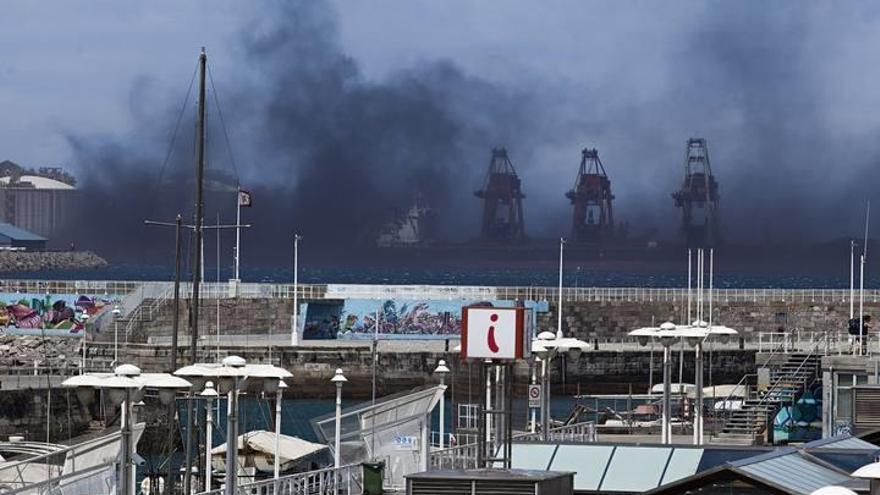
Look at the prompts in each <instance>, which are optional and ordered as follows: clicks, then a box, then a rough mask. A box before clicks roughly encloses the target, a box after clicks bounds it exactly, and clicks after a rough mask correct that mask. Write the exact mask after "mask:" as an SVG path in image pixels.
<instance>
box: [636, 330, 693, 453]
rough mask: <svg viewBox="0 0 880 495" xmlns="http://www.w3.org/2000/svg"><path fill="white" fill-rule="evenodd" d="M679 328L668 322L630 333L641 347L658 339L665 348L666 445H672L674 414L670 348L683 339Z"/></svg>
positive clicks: (663, 428) (663, 429)
mask: <svg viewBox="0 0 880 495" xmlns="http://www.w3.org/2000/svg"><path fill="white" fill-rule="evenodd" d="M678 328H679V327H678V326H676V325H675V324H674V323H672V322H668V321H667V322H666V323H663V324H662V325H660V326H659V327H645V328H637V329H635V330H633V331H631V332H630V333H629V335H630V336H632V337H636V339H637V340H638V342H639V345H641V346H646V345H648V340H649V339H652V338H653V339H658V340H659V341H660V344H661V345H662V346H663V407H662V409H663V411H662V414H661V421H660V423H661V425H660V427H661V434H660V438H661V442H662V443H664V444H668V443H671V441H672V439H671V437H672V427H671V418H670V415H671V414H672V405H671V403H670V395H671V390H670V383H669V380H670V379H671V377H670V375H671V374H672V370H671V365H672V363H671V361H670V359H669V348H670V347H671V346H672V345H673V344H675V342H676V340H678V339H680V338H681V335H679V333H678V332H677V331H676V330H677V329H678ZM679 386H680V385H679Z"/></svg>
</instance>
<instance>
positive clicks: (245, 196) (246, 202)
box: [238, 189, 253, 208]
mask: <svg viewBox="0 0 880 495" xmlns="http://www.w3.org/2000/svg"><path fill="white" fill-rule="evenodd" d="M238 206H241V207H242V208H248V207H250V206H253V203H252V202H251V193H249V192H248V191H245V190H244V189H239V190H238Z"/></svg>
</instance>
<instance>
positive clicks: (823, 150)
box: [66, 1, 880, 263]
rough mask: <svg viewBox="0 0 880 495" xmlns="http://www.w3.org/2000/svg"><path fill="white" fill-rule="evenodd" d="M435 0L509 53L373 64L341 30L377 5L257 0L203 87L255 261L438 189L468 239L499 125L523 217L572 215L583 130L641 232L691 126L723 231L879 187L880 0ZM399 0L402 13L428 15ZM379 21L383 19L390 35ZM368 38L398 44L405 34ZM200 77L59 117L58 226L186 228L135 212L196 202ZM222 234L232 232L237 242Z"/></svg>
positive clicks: (664, 209) (794, 215) (447, 213)
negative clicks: (114, 120)
mask: <svg viewBox="0 0 880 495" xmlns="http://www.w3.org/2000/svg"><path fill="white" fill-rule="evenodd" d="M443 5H444V8H445V9H447V10H449V11H453V12H455V11H456V9H459V10H460V12H459V14H457V15H459V16H461V18H462V19H464V20H466V19H469V17H468V16H472V20H474V22H476V21H479V22H481V23H487V24H486V26H485V27H486V30H487V31H488V32H487V33H483V36H489V37H491V36H497V38H498V39H499V40H500V41H498V42H497V46H494V48H493V49H494V50H495V51H494V52H493V53H485V54H469V53H465V52H466V51H467V50H464V51H462V52H461V53H462V57H461V60H459V59H457V58H456V57H450V56H446V55H442V54H441V56H433V55H432V54H426V55H424V56H418V54H416V55H413V56H412V57H410V58H411V60H407V61H406V62H401V63H397V62H395V61H393V60H391V61H385V64H384V66H386V67H387V68H386V69H383V70H378V69H375V61H371V62H370V64H369V65H364V62H362V61H361V60H359V59H358V58H357V56H356V55H355V54H354V53H353V52H358V50H357V47H354V49H352V48H351V47H348V48H347V47H346V45H345V43H344V39H348V38H346V36H348V37H349V38H350V37H351V36H354V35H352V34H351V32H350V30H349V31H346V30H345V29H344V27H345V25H347V24H345V23H349V24H358V25H363V24H365V23H371V22H375V23H380V21H379V20H377V19H373V20H371V19H369V18H362V17H357V16H356V15H354V14H357V13H360V12H355V13H354V14H353V13H352V12H348V11H346V10H345V9H346V6H345V4H339V5H334V4H331V3H327V2H320V1H299V2H259V3H255V4H254V7H253V8H252V9H253V11H252V15H251V17H250V18H246V19H243V20H242V21H241V28H240V32H239V34H238V35H237V38H236V43H235V45H236V47H237V48H236V50H235V53H233V54H230V55H229V56H228V57H225V60H228V61H231V62H230V63H231V64H232V65H231V66H230V65H229V64H227V65H226V66H223V67H221V68H218V69H217V70H216V71H212V76H213V78H212V80H211V81H209V97H208V101H207V103H208V114H209V124H208V135H209V142H208V168H209V181H208V189H209V194H208V196H207V200H206V206H207V214H206V217H207V222H208V223H213V222H214V221H215V219H216V217H217V215H218V214H219V215H220V216H221V218H222V221H223V223H232V221H233V219H234V205H235V195H234V192H233V191H234V189H235V187H236V185H237V184H238V183H240V184H241V185H242V187H244V188H246V189H249V190H251V192H252V193H253V197H254V207H253V208H251V209H249V210H246V211H245V218H244V221H245V222H246V223H252V224H253V227H252V228H251V229H250V230H248V231H246V232H245V233H244V234H243V237H244V239H245V248H244V253H243V254H244V260H245V262H251V263H257V262H266V263H269V262H271V263H276V262H281V261H285V262H286V260H287V259H288V258H289V253H290V240H291V237H292V233H293V231H294V230H296V231H298V232H300V233H301V234H302V235H303V236H304V237H305V239H306V241H305V243H304V246H305V245H308V246H310V248H309V249H313V250H320V249H323V248H335V249H341V250H344V249H346V248H347V247H350V248H351V249H356V246H358V245H359V244H361V243H368V242H370V241H371V240H372V238H373V237H374V236H375V233H376V232H377V230H378V229H379V227H380V226H381V225H382V223H383V222H384V221H386V220H387V219H388V218H389V215H390V214H391V212H393V211H394V210H400V209H405V208H406V207H407V206H408V205H409V203H410V202H411V200H412V198H413V195H414V194H416V193H419V194H421V195H423V196H425V197H426V198H427V199H428V200H429V202H430V203H431V204H432V205H433V207H434V209H435V211H436V213H437V219H438V223H439V225H438V230H439V233H440V236H441V237H443V238H447V239H454V240H463V239H468V238H471V237H474V236H476V235H477V233H478V229H479V214H480V209H479V208H480V204H479V201H478V200H477V199H476V198H475V197H474V196H473V192H474V191H475V190H477V189H479V188H480V187H481V185H482V181H483V177H484V174H485V170H486V167H487V165H488V161H489V157H490V152H491V149H492V147H495V146H506V147H507V148H508V150H509V152H510V156H511V159H512V161H513V164H514V165H515V166H516V167H517V170H518V172H519V174H520V175H521V177H522V179H523V189H524V191H525V193H526V195H527V197H526V199H525V200H524V201H525V202H524V207H525V216H526V230H527V232H528V234H529V235H531V236H532V237H537V238H540V237H557V236H559V235H566V234H567V229H568V226H569V221H570V210H569V204H568V201H567V200H566V198H565V197H564V193H565V191H566V190H568V189H569V188H571V186H572V184H573V182H574V179H575V174H576V172H577V166H578V163H579V159H580V149H581V148H583V147H586V146H589V147H593V146H595V147H597V148H598V149H599V153H600V156H601V157H602V159H603V161H604V163H605V167H606V170H607V171H608V174H609V176H610V178H611V181H612V188H613V190H614V194H615V196H616V215H615V216H616V218H617V219H618V220H621V221H626V222H628V223H629V226H630V232H631V233H633V234H636V235H640V234H644V233H646V232H653V233H654V234H653V235H655V236H657V237H659V238H661V239H671V238H674V237H675V236H676V234H677V228H678V219H679V216H678V213H677V211H676V210H675V208H674V206H673V202H672V199H671V197H670V193H671V192H672V191H673V190H675V188H676V187H678V186H679V184H680V182H681V179H682V174H683V158H684V156H683V155H684V146H685V142H686V140H687V138H689V137H692V136H701V137H705V138H707V139H708V142H709V151H710V156H711V159H712V165H713V169H714V173H715V176H716V178H717V180H718V182H719V184H720V190H721V218H722V222H723V231H724V235H725V238H727V239H729V240H732V241H736V242H745V243H748V242H754V243H760V242H766V241H782V240H791V239H806V240H809V241H810V242H814V241H823V240H827V239H830V238H834V237H838V236H843V235H847V234H857V233H858V232H859V231H860V228H861V225H860V222H861V219H862V211H863V208H864V201H865V200H866V199H869V198H871V197H872V196H874V195H875V191H876V190H877V187H878V186H880V181H878V180H877V173H876V161H877V157H878V155H880V153H878V152H880V140H878V139H877V138H876V136H877V135H878V131H880V117H877V115H880V114H878V112H876V110H875V109H876V107H877V105H878V104H880V93H878V92H877V91H876V89H875V88H877V87H880V84H878V83H880V70H876V69H874V68H873V65H874V64H871V63H870V62H869V61H870V60H873V59H875V58H876V55H877V54H876V53H874V52H876V51H877V50H880V48H877V47H880V43H877V41H880V40H876V39H874V38H877V37H878V36H880V35H878V34H876V33H880V30H877V29H876V26H877V24H878V22H880V19H878V11H877V9H876V8H875V7H873V6H872V5H871V4H870V3H849V4H845V5H836V6H831V5H827V6H826V5H821V4H811V5H805V4H802V3H796V2H791V3H772V4H766V3H763V2H736V3H731V2H717V3H713V2H699V3H697V2H694V3H688V2H681V3H676V4H674V5H669V4H660V3H657V4H651V3H638V2H632V3H627V4H620V3H617V2H613V3H601V2H599V3H589V4H586V5H585V4H582V3H580V2H574V3H567V2H564V3H560V4H558V5H556V6H555V7H554V8H555V9H558V10H559V11H560V12H565V14H566V15H564V16H563V15H561V14H560V15H558V16H551V18H550V19H549V20H548V19H547V18H546V17H545V15H544V14H542V13H536V12H535V11H534V10H533V7H530V6H529V4H528V3H527V2H523V3H521V4H517V3H512V4H507V5H505V8H506V9H507V10H505V11H503V12H498V13H497V16H496V17H493V16H492V15H490V14H491V13H490V12H486V11H485V10H483V9H480V8H473V9H468V8H465V5H469V4H467V3H466V2H451V3H444V4H443ZM587 7H590V8H587ZM377 8H379V9H381V8H388V6H387V5H384V4H381V3H380V7H377ZM435 8H437V7H431V9H435ZM431 9H428V11H426V12H425V14H424V15H426V16H428V15H430V13H431V12H430V10H431ZM403 10H404V11H403V12H402V13H401V14H400V17H401V18H402V19H398V20H397V21H396V22H397V23H399V24H403V23H405V22H406V21H409V22H410V23H413V24H420V23H429V22H430V19H427V18H423V19H419V18H417V16H418V14H417V13H413V12H414V11H410V10H408V9H403ZM346 14H348V17H347V16H346ZM407 16H416V17H415V18H412V19H410V18H408V17H407ZM343 21H345V22H343ZM551 21H553V22H551ZM381 22H389V24H388V26H387V36H389V37H394V36H396V33H399V32H400V30H399V29H397V27H399V26H398V24H395V23H394V22H392V21H388V19H384V18H383V21H381ZM438 22H439V21H438ZM554 22H555V23H554ZM445 25H447V26H451V28H450V29H458V28H456V24H455V23H447V24H445ZM585 26H586V27H585ZM352 29H353V28H352ZM460 29H461V30H462V31H461V32H456V31H454V30H453V31H449V32H443V33H440V34H437V33H436V32H435V31H431V30H428V33H429V34H426V35H425V36H435V37H437V36H440V37H442V38H443V39H444V40H445V39H447V38H449V39H454V38H457V37H460V38H462V39H463V43H465V44H467V40H468V37H469V36H475V35H474V34H473V31H467V30H466V29H465V28H464V27H460ZM355 31H357V30H356V29H355ZM346 33H348V34H347V35H346ZM409 33H412V31H409ZM430 33H433V34H430ZM499 33H503V34H499ZM355 34H356V33H355ZM344 35H346V36H344ZM481 40H482V41H483V42H482V44H479V43H476V41H475V42H474V43H475V46H478V47H485V46H487V43H485V40H484V39H482V38H481ZM430 41H431V40H430V39H429V40H427V41H424V40H418V44H425V43H428V42H430ZM505 42H508V43H506V44H505ZM376 43H377V44H378V46H380V47H383V46H384V47H390V48H388V57H393V54H394V53H398V52H401V51H405V49H404V48H399V47H392V46H391V45H392V44H390V43H389V44H383V43H381V42H376ZM407 43H408V40H407V39H406V38H396V39H394V44H397V45H403V46H404V47H405V46H406V45H407ZM413 43H416V41H415V40H413ZM560 47H569V48H570V50H568V49H566V50H563V49H560ZM583 54H587V55H589V56H588V57H586V58H584V57H583ZM208 55H209V65H211V63H212V61H213V58H212V52H211V47H208ZM169 56H171V55H170V54H169ZM174 56H181V55H180V54H174ZM196 56H197V52H196V51H195V50H193V52H192V54H191V57H192V59H193V64H195V59H196ZM524 61H525V62H524ZM221 69H222V70H221ZM190 76H191V74H180V78H179V79H180V81H181V83H180V86H181V89H180V91H179V92H180V93H181V95H177V94H174V95H170V96H169V95H167V94H159V91H160V90H159V89H158V88H156V87H152V86H150V85H149V84H148V83H142V84H137V85H135V87H133V88H132V95H133V96H132V101H133V103H132V105H131V118H132V120H133V121H134V126H135V128H136V130H137V132H136V133H134V134H129V135H127V136H125V137H119V136H107V135H101V136H96V135H83V134H81V133H77V132H68V140H69V142H70V144H71V148H72V149H73V151H74V156H73V159H72V163H73V165H74V167H75V169H76V173H77V175H78V176H79V178H80V182H81V188H82V192H83V195H82V197H83V198H84V199H83V201H82V202H81V203H80V204H79V207H78V211H76V212H75V213H76V221H75V222H72V223H71V229H70V232H68V233H67V235H66V236H67V237H69V238H70V239H72V240H75V241H76V242H77V243H78V244H79V245H80V246H84V247H88V248H92V249H95V250H97V251H99V252H101V253H107V254H108V255H109V256H110V257H111V258H114V257H116V258H120V259H124V258H128V259H132V258H134V259H139V258H140V257H153V258H155V259H167V255H168V253H169V251H170V249H171V248H170V246H171V244H170V243H171V241H172V239H173V234H172V233H171V232H170V231H167V230H162V229H159V228H148V227H145V226H143V225H142V223H143V220H144V219H146V218H152V219H161V220H170V219H172V218H173V216H174V215H175V214H177V213H178V212H179V213H181V214H183V215H184V217H185V218H190V215H191V212H192V204H191V203H192V191H193V188H194V185H193V179H192V175H193V145H192V141H193V139H192V138H193V129H194V122H193V117H194V114H195V112H194V111H193V108H194V103H193V95H194V94H195V89H193V94H192V95H191V96H190V99H189V101H188V103H187V106H186V107H184V108H183V110H184V111H183V113H182V115H183V117H182V119H181V122H180V125H179V128H178V133H177V137H176V139H175V141H174V144H173V146H172V147H171V153H170V154H167V151H168V149H169V141H170V139H171V138H170V133H169V128H172V127H173V124H174V122H176V120H177V118H178V114H179V112H180V111H181V106H180V105H181V104H182V101H181V99H180V98H179V96H182V92H183V90H184V89H185V88H186V86H187V84H188V83H189V79H190ZM215 88H216V96H215ZM154 102H162V104H161V105H157V104H155V103H154ZM218 103H219V107H218ZM220 111H222V119H221V114H220ZM224 123H225V126H224V125H223V124H224ZM224 127H225V128H226V130H227V131H228V140H229V144H227V135H226V134H225V133H224ZM230 148H231V150H232V153H230V151H229V149H230ZM166 154H167V155H168V156H169V157H170V158H169V159H168V160H167V164H166V165H164V166H163V163H164V162H165V161H166ZM108 171H112V173H110V172H108ZM878 204H880V202H878ZM231 239H232V235H231V234H229V233H227V234H224V239H223V243H224V248H223V249H224V252H228V249H229V245H230V240H231ZM209 242H210V243H212V242H213V234H210V235H209ZM212 250H213V244H209V247H208V248H207V251H208V252H209V253H212V252H213V251H212Z"/></svg>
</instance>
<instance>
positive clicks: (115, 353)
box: [113, 304, 122, 366]
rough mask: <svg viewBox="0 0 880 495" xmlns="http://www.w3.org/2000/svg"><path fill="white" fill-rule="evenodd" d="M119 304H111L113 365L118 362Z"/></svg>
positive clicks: (120, 312)
mask: <svg viewBox="0 0 880 495" xmlns="http://www.w3.org/2000/svg"><path fill="white" fill-rule="evenodd" d="M120 314H122V311H120V310H119V305H118V304H117V305H115V306H113V366H116V364H117V363H119V315H120Z"/></svg>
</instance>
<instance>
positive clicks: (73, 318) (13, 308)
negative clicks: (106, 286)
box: [0, 292, 119, 336]
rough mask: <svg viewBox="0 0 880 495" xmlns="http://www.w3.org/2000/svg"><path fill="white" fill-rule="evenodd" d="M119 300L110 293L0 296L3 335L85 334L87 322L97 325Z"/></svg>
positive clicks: (14, 294)
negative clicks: (97, 294) (84, 329)
mask: <svg viewBox="0 0 880 495" xmlns="http://www.w3.org/2000/svg"><path fill="white" fill-rule="evenodd" d="M118 301H119V298H118V297H112V296H109V295H106V294H104V295H100V296H95V295H84V294H21V293H8V292H7V293H0V305H2V308H0V333H8V334H29V335H37V334H46V335H71V336H77V335H82V330H83V327H84V325H85V322H86V321H87V320H90V321H91V322H93V323H94V324H96V325H97V323H98V320H100V319H102V318H101V317H103V316H104V314H105V313H109V312H110V311H112V309H113V306H114V305H115V304H117V303H118ZM85 315H88V317H86V316H85ZM89 328H92V324H91V323H90V325H89Z"/></svg>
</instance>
